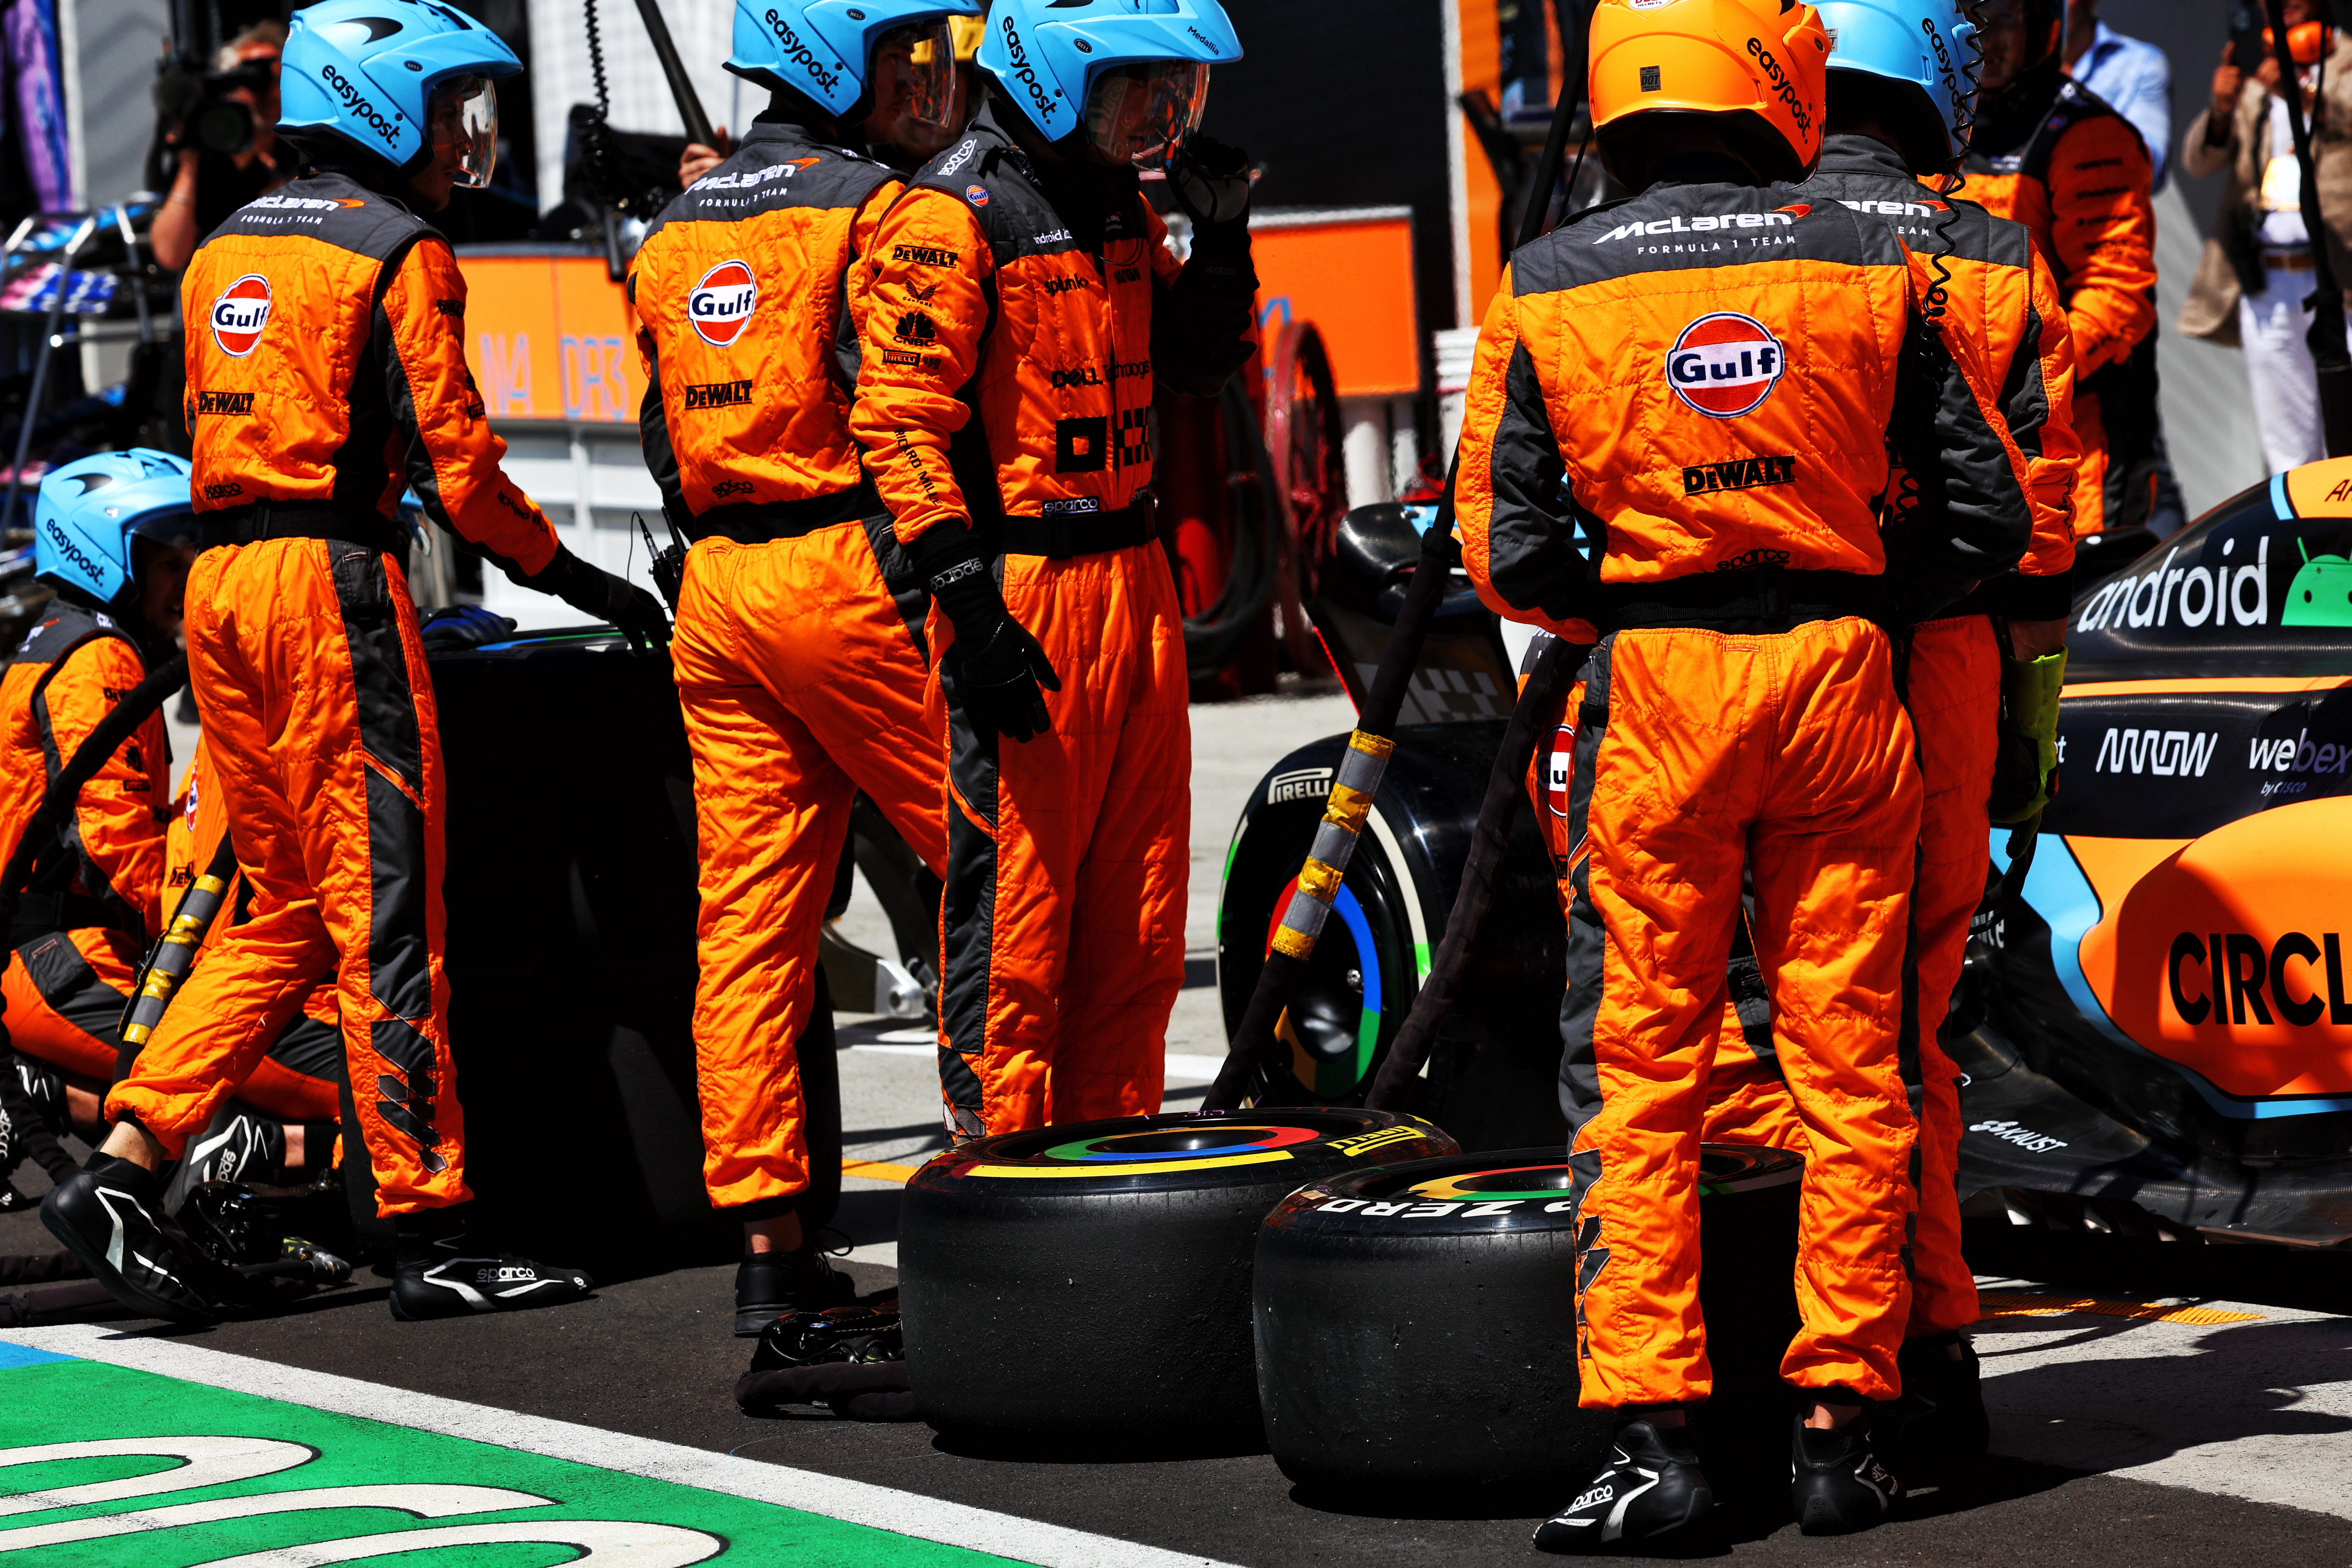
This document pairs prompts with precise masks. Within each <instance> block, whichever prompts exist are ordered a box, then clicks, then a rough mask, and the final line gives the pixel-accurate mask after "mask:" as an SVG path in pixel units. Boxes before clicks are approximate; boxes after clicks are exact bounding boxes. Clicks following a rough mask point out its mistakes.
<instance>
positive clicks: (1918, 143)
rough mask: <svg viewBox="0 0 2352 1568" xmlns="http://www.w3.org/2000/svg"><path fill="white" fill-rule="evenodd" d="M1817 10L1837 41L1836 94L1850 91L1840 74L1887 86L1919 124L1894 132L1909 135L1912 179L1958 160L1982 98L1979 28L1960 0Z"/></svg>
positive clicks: (1854, 2) (1902, 0) (1833, 49)
mask: <svg viewBox="0 0 2352 1568" xmlns="http://www.w3.org/2000/svg"><path fill="white" fill-rule="evenodd" d="M1814 9H1815V10H1816V11H1818V12H1820V14H1821V18H1822V26H1823V27H1824V28H1826V29H1828V31H1829V35H1830V60H1829V67H1830V91H1831V93H1832V95H1833V96H1834V95H1835V94H1837V92H1838V91H1839V89H1840V88H1841V87H1842V86H1846V85H1851V84H1850V83H1841V82H1840V81H1839V80H1838V76H1839V74H1840V73H1841V72H1852V73H1854V74H1857V75H1865V76H1873V77H1877V78H1880V79H1883V80H1884V81H1885V83H1886V84H1888V86H1889V88H1890V89H1891V91H1890V93H1889V99H1890V100H1891V101H1892V102H1894V103H1899V104H1900V106H1901V112H1903V114H1904V117H1905V119H1906V121H1912V122H1913V123H1909V124H1906V125H1903V126H1899V127H1898V126H1889V127H1888V129H1889V130H1894V131H1898V132H1901V133H1902V134H1903V136H1904V140H1905V142H1906V153H1908V155H1909V156H1910V159H1911V162H1912V164H1913V172H1914V173H1916V174H1926V173H1927V172H1928V169H1929V168H1930V167H1937V168H1940V167H1942V166H1943V165H1944V164H1946V163H1950V162H1951V161H1952V160H1953V159H1955V158H1957V157H1958V156H1959V155H1960V131H1961V128H1962V127H1963V126H1964V124H1965V123H1966V117H1967V115H1968V113H1969V100H1970V99H1971V98H1973V97H1974V96H1975V94H1976V74H1977V73H1976V59H1977V48H1976V46H1975V44H1974V43H1973V42H1972V41H1971V40H1972V39H1973V38H1974V37H1975V36H1976V31H1977V25H1976V24H1975V23H1974V22H1971V21H1969V19H1968V18H1967V17H1966V16H1963V15H1961V12H1960V7H1959V6H1958V5H1956V4H1954V0H1816V3H1815V5H1814ZM1938 138H1940V140H1938ZM1938 146H1939V147H1940V149H1941V150H1940V152H1938V153H1937V155H1936V156H1935V157H1933V158H1931V159H1925V161H1924V162H1923V157H1924V155H1925V154H1926V153H1928V152H1929V151H1930V150H1931V149H1933V148H1935V147H1938Z"/></svg>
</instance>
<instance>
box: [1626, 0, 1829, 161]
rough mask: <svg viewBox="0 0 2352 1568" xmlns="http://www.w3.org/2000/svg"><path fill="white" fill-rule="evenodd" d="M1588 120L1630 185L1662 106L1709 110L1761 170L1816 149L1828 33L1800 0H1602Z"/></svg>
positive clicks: (1810, 156) (1660, 121)
mask: <svg viewBox="0 0 2352 1568" xmlns="http://www.w3.org/2000/svg"><path fill="white" fill-rule="evenodd" d="M1591 40H1592V42H1591V49H1592V77H1591V95H1592V96H1591V103H1592V124H1593V131H1594V134H1595V137H1596V138H1597V140H1598V141H1599V142H1600V143H1601V156H1602V157H1603V158H1604V159H1606V160H1607V161H1608V163H1609V166H1610V169H1611V172H1612V173H1613V174H1616V176H1617V177H1618V179H1619V180H1620V181H1622V183H1624V184H1628V185H1633V186H1635V187H1636V188H1638V187H1639V186H1640V185H1641V184H1643V177H1644V175H1645V174H1646V171H1647V169H1648V166H1649V163H1650V161H1651V159H1650V156H1649V153H1648V146H1649V144H1652V143H1654V142H1657V140H1658V136H1657V132H1660V131H1662V130H1664V127H1665V121H1664V116H1665V115H1669V114H1676V115H1683V114H1687V115H1705V116H1706V117H1708V118H1709V119H1710V120H1712V121H1718V122H1719V123H1717V124H1716V125H1714V126H1713V127H1712V129H1714V130H1716V131H1717V132H1719V133H1721V134H1722V135H1723V136H1724V137H1725V139H1726V140H1727V141H1729V142H1732V143H1733V145H1734V146H1735V147H1736V148H1737V149H1738V152H1739V153H1741V154H1742V155H1743V156H1745V157H1746V159H1747V160H1748V163H1749V164H1750V165H1751V166H1752V167H1754V169H1755V170H1756V172H1757V173H1758V174H1761V175H1762V176H1764V177H1765V178H1766V179H1768V180H1799V179H1802V178H1803V177H1804V176H1805V175H1806V174H1808V173H1809V172H1810V171H1811V169H1812V166H1813V163H1814V161H1815V160H1816V159H1818V158H1819V157H1820V156H1821V151H1822V91H1823V88H1824V86H1825V78H1826V77H1827V75H1828V68H1829V53H1830V40H1829V35H1828V34H1827V33H1826V32H1824V31H1823V30H1822V25H1821V19H1820V18H1819V17H1818V16H1815V15H1814V13H1813V8H1812V7H1811V5H1803V4H1801V3H1800V0H1600V4H1599V5H1597V6H1596V7H1595V8H1594V10H1593V13H1592V30H1591Z"/></svg>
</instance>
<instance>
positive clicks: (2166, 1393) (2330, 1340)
mask: <svg viewBox="0 0 2352 1568" xmlns="http://www.w3.org/2000/svg"><path fill="white" fill-rule="evenodd" d="M1978 1284H1979V1287H1981V1288H1982V1289H1987V1290H2020V1291H2028V1292H2037V1293H2042V1292H2048V1291H2049V1289H2050V1288H2049V1287H2048V1286H2045V1285H2037V1284H2033V1283H2031V1282H2027V1281H2023V1280H2010V1279H1979V1280H1978ZM2064 1293H2065V1294H2073V1293H2074V1292H2064ZM2182 1304H2183V1305H2193V1306H2197V1307H2206V1308H2215V1309H2219V1310H2223V1311H2229V1312H2244V1313H2248V1314H2250V1315H2252V1317H2253V1318H2254V1319H2255V1320H2256V1321H2249V1322H2242V1323H2229V1324H2224V1325H2220V1326H2212V1325H2206V1324H2191V1323H2168V1322H2164V1321H2159V1320H2155V1319H2140V1320H2133V1319H2127V1318H2114V1317H2106V1316H2102V1315H2095V1314H2090V1313H2072V1314H2068V1315H2066V1316H2063V1317H2022V1316H2020V1317H2002V1318H1993V1319H1988V1320H1987V1321H1983V1322H1979V1324H1978V1325H1977V1326H1976V1329H1975V1331H1974V1332H1975V1338H1976V1347H1977V1354H1978V1355H1979V1356H1980V1357H1981V1358H1982V1359H1983V1362H1984V1377H1985V1405H1986V1407H1987V1408H1988V1409H1989V1410H1990V1413H1991V1415H1992V1444H1993V1447H1994V1448H1995V1449H1996V1450H1998V1451H1999V1452H2000V1453H2003V1454H2010V1455H2014V1456H2015V1457H2017V1458H2023V1459H2032V1460H2037V1461H2040V1462H2042V1463H2043V1464H2051V1465H2063V1466H2065V1467H2067V1468H2071V1469H2078V1470H2096V1471H2100V1472H2103V1473H2105V1474H2107V1475H2115V1476H2129V1477H2131V1478H2132V1479H2136V1480H2143V1481H2154V1482H2157V1483H2158V1484H2159V1485H2163V1486H2168V1487H2181V1488H2186V1489H2189V1490H2192V1491H2201V1492H2211V1493H2218V1494H2220V1495H2221V1496H2225V1497H2236V1498H2242V1499H2244V1500H2247V1501H2249V1502H2258V1503H2276V1504H2283V1505H2284V1506H2286V1507H2289V1508H2300V1509H2308V1510H2311V1511H2313V1512H2315V1513H2326V1514H2334V1515H2336V1517H2338V1518H2343V1519H2352V1489H2347V1488H2346V1486H2345V1484H2344V1478H2345V1476H2346V1474H2347V1472H2352V1321H2347V1319H2345V1318H2341V1317H2333V1316H2329V1315H2327V1314H2325V1313H2320V1312H2305V1311H2299V1310H2294V1309H2293V1308H2288V1307H2272V1306H2247V1305H2244V1304H2242V1303H2240V1302H2236V1301H2221V1300H2197V1301H2195V1302H2193V1303H2182Z"/></svg>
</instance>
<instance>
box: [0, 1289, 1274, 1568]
mask: <svg viewBox="0 0 2352 1568" xmlns="http://www.w3.org/2000/svg"><path fill="white" fill-rule="evenodd" d="M7 1337H8V1341H9V1342H10V1343H12V1344H21V1345H30V1346H31V1347H33V1348H34V1349H35V1350H44V1351H48V1352H51V1353H53V1354H56V1355H68V1356H80V1357H82V1358H83V1359H85V1360H89V1361H97V1362H105V1363H108V1364H110V1365H113V1366H121V1367H129V1368H131V1369H132V1370H134V1371H138V1372H152V1373H158V1374H159V1375H161V1376H164V1377H176V1378H181V1379H184V1380H185V1381H187V1382H189V1383H200V1384H205V1386H207V1387H211V1388H226V1389H230V1390H232V1391H234V1392H236V1393H239V1394H255V1395H257V1396H258V1397H260V1398H263V1399H277V1400H283V1401H285V1402H286V1403H288V1404H289V1405H308V1406H310V1408H311V1409H313V1410H327V1411H332V1412H334V1413H336V1414H338V1415H357V1416H362V1417H364V1418H365V1419H368V1420H371V1421H382V1422H385V1423H388V1424H390V1425H392V1426H407V1427H412V1428H415V1430H418V1431H423V1432H438V1433H441V1434H443V1435H444V1436H452V1437H464V1438H467V1439H470V1440H472V1441H474V1442H478V1443H490V1444H494V1445H496V1446H498V1447H502V1448H517V1449H520V1450H521V1451H522V1452H524V1453H528V1454H542V1455H545V1456H547V1457H548V1458H557V1459H569V1460H571V1461H572V1462H573V1463H575V1464H583V1465H593V1466H595V1467H596V1468H600V1469H606V1470H619V1471H622V1472H623V1473H625V1474H627V1475H633V1476H645V1477H647V1478H649V1479H654V1480H660V1481H669V1482H672V1483H673V1484H675V1485H677V1486H686V1487H700V1488H702V1489H705V1490H707V1491H714V1492H724V1493H726V1494H728V1495H729V1496H730V1497H741V1498H750V1499H751V1500H754V1501H758V1502H767V1503H774V1504H776V1505H778V1506H779V1507H782V1508H796V1509H799V1510H802V1511H803V1512H806V1513H814V1514H822V1515H823V1516H824V1517H825V1518H827V1519H839V1520H846V1521H849V1522H850V1523H853V1524H863V1525H869V1526H871V1527H873V1528H874V1529H877V1530H887V1531H894V1532H895V1533H897V1534H899V1535H911V1536H914V1537H916V1538H918V1539H919V1540H923V1541H938V1542H945V1543H946V1544H948V1545H950V1546H961V1547H964V1548H966V1549H968V1550H971V1551H974V1552H994V1553H995V1554H996V1555H998V1556H1000V1557H1009V1558H1012V1559H1013V1561H1015V1562H1017V1563H1036V1564H1038V1565H1039V1568H1230V1565H1229V1564H1225V1563H1219V1562H1218V1561H1217V1560H1216V1559H1214V1558H1210V1557H1196V1556H1192V1555H1190V1554H1188V1553H1184V1552H1169V1551H1165V1550H1162V1549H1161V1548H1159V1547H1156V1546H1142V1545H1138V1544H1137V1543H1136V1542H1130V1541H1118V1540H1114V1539H1113V1538H1111V1537H1109V1536H1106V1535H1094V1534H1090V1533H1088V1532H1087V1531H1081V1530H1070V1529H1067V1528H1066V1527H1064V1526H1061V1525H1057V1524H1043V1523H1040V1522H1038V1521H1035V1520H1029V1519H1019V1518H1016V1517H1014V1516H1013V1515H1011V1514H1004V1513H995V1512H992V1511H990V1510H987V1509H979V1508H971V1507H968V1506H967V1505H965V1504H963V1503H957V1502H945V1501H941V1500H939V1499H937V1498H928V1497H922V1496H919V1495H918V1494H916V1493H913V1492H902V1491H895V1490H893V1489H890V1488H888V1487H877V1486H875V1485H872V1484H871V1483H869V1482H866V1481H853V1480H845V1479H841V1478H839V1477H836V1476H826V1475H819V1474H817V1473H815V1472H814V1471H810V1470H796V1469H793V1468H789V1467H787V1466H783V1465H772V1464H765V1463H762V1462H761V1461H760V1460H757V1459H744V1458H737V1457H735V1456H734V1455H731V1454H713V1453H706V1452H705V1451H703V1450H702V1449H700V1448H688V1447H684V1446H683V1445H680V1444H677V1443H664V1442H659V1441H657V1440H656V1439H654V1438H651V1437H636V1436H629V1435H628V1434H626V1433H622V1432H606V1431H604V1430H601V1429H599V1428H597V1427H594V1426H581V1425H579V1424H578V1423H576V1422H572V1421H551V1420H549V1419H547V1418H546V1417H544V1416H539V1415H517V1414H515V1413H514V1412H512V1411H509V1410H493V1409H491V1408H490V1407H489V1406H488V1405H470V1404H467V1403H466V1402H464V1401H462V1400H457V1399H444V1398H442V1397H440V1396H439V1395H438V1394H414V1393H411V1392H409V1391H408V1390H406V1389H400V1388H390V1387H386V1386H385V1385H384V1384H377V1383H365V1382H362V1381H361V1380H360V1379H358V1378H353V1377H340V1376H337V1375H335V1374H333V1373H323V1372H307V1371H304V1370H302V1369H300V1368H298V1367H290V1366H280V1365H278V1363H275V1362H267V1361H259V1360H257V1359H255V1358H253V1357H250V1356H241V1355H230V1354H227V1353H226V1352H221V1351H213V1350H205V1349H203V1348H201V1347H199V1346H196V1345H189V1344H181V1343H178V1342H173V1341H170V1340H160V1339H148V1338H143V1337H141V1336H138V1335H132V1334H122V1333H119V1332H117V1331H114V1330H111V1329H108V1328H105V1327H102V1326H100V1325H98V1324H92V1323H71V1324H61V1325H59V1326H58V1327H55V1328H46V1329H11V1330H9V1331H8V1335H7Z"/></svg>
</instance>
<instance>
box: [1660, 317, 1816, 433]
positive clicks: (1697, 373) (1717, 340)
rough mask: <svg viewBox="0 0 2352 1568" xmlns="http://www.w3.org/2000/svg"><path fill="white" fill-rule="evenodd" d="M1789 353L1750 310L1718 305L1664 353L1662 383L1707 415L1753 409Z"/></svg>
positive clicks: (1713, 416)
mask: <svg viewBox="0 0 2352 1568" xmlns="http://www.w3.org/2000/svg"><path fill="white" fill-rule="evenodd" d="M1787 368H1788V354H1787V352H1786V351H1785V350H1784V349H1783V348H1782V347H1781V345H1780V339H1778V338H1776V337H1774V336H1773V335H1772V330H1771V329H1770V328H1769V327H1767V326H1766V325H1765V324H1764V323H1763V322H1761V321H1758V320H1756V319H1755V318H1754V317H1753V316H1743V315H1741V314H1740V313H1739V312H1738V311H1737V310H1717V311H1715V312H1714V313H1712V314H1710V315H1705V316H1701V317H1700V318H1699V319H1698V320H1696V321H1693V322H1692V323H1691V324H1690V325H1689V326H1687V327H1685V328H1684V329H1683V331H1682V335H1681V336H1680V337H1678V338H1676V339H1675V346H1674V347H1673V348H1672V349H1670V350H1668V351H1667V353H1666V384H1668V385H1669V386H1672V387H1673V388H1674V389H1675V396H1676V397H1679V398H1681V399H1682V400H1683V401H1684V402H1685V404H1688V405H1690V406H1691V407H1692V408H1695V409H1696V410H1697V411H1698V412H1699V413H1701V414H1704V415H1706V416H1707V417H1708V418H1710V419H1737V418H1738V417H1739V416H1741V415H1743V414H1752V413H1754V412H1755V411H1756V410H1757V409H1758V408H1759V407H1761V406H1762V405H1763V403H1764V400H1765V399H1766V398H1768V397H1769V396H1771V395H1772V388H1773V387H1774V386H1776V385H1778V384H1780V375H1781V373H1782V372H1783V371H1785V370H1786V369H1787Z"/></svg>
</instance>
